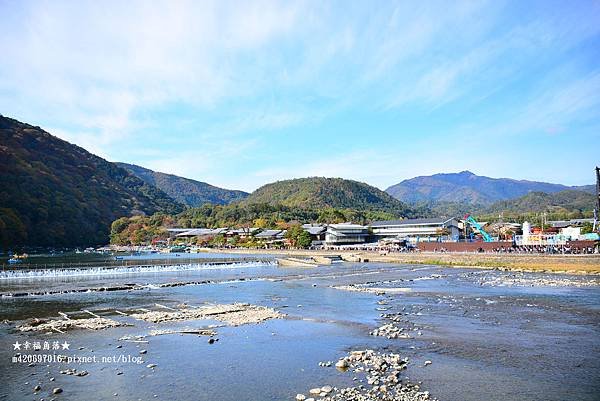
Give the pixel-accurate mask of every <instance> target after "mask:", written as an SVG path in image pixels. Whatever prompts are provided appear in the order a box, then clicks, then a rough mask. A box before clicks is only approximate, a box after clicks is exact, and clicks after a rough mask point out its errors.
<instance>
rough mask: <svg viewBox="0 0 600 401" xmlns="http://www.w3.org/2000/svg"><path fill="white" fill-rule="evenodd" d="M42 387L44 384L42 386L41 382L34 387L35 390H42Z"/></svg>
mask: <svg viewBox="0 0 600 401" xmlns="http://www.w3.org/2000/svg"><path fill="white" fill-rule="evenodd" d="M41 389H42V386H40V385H39V384H38V385H37V386H35V387H34V388H33V391H40V390H41Z"/></svg>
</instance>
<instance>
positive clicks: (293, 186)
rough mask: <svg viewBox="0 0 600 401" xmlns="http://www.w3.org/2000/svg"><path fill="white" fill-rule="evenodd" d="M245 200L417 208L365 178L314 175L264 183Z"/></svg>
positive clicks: (396, 209) (397, 209) (319, 206)
mask: <svg viewBox="0 0 600 401" xmlns="http://www.w3.org/2000/svg"><path fill="white" fill-rule="evenodd" d="M243 203H244V204H260V203H263V204H272V205H277V204H280V205H284V206H288V207H300V208H306V209H324V208H337V209H355V210H363V211H366V210H370V211H386V212H391V213H394V214H397V215H403V216H406V215H412V214H413V210H412V209H410V208H409V207H408V206H406V205H405V204H404V203H402V202H400V201H398V200H397V199H394V198H392V197H391V196H390V195H388V194H386V193H385V192H383V191H381V190H380V189H377V188H375V187H372V186H370V185H367V184H365V183H362V182H358V181H352V180H345V179H342V178H324V177H310V178H298V179H293V180H285V181H277V182H274V183H271V184H267V185H264V186H262V187H260V188H258V189H257V190H256V191H254V192H253V193H252V194H250V196H249V197H248V198H247V199H246V200H244V201H243Z"/></svg>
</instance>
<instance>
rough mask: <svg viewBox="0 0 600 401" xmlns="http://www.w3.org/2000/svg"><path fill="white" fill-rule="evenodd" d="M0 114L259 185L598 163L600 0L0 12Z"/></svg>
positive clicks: (100, 150) (12, 8) (200, 175)
mask: <svg viewBox="0 0 600 401" xmlns="http://www.w3.org/2000/svg"><path fill="white" fill-rule="evenodd" d="M0 20H1V21H2V22H1V23H0V48H1V49H2V50H1V54H2V59H1V60H0V113H2V114H3V115H5V116H10V117H14V118H17V119H20V120H22V121H25V122H29V123H32V124H34V125H39V126H41V127H43V128H45V129H46V130H47V131H49V132H51V133H53V134H55V135H57V136H59V137H61V138H63V139H66V140H68V141H70V142H73V143H76V144H78V145H80V146H83V147H85V148H86V149H88V150H90V151H92V152H94V153H96V154H98V155H100V156H102V157H104V158H106V159H108V160H111V161H124V162H129V163H136V164H139V165H142V166H146V167H149V168H152V169H156V170H159V171H164V172H168V173H174V174H179V175H183V176H186V177H190V178H194V179H198V180H202V181H206V182H209V183H212V184H215V185H218V186H222V187H227V188H235V189H243V190H253V189H255V188H257V187H258V186H260V185H262V184H265V183H267V182H271V181H274V180H278V179H285V178H291V177H305V176H315V175H318V176H335V177H344V178H351V179H356V180H360V181H365V182H368V183H370V184H372V185H375V186H377V187H379V188H382V189H385V188H386V187H388V186H389V185H392V184H395V183H397V182H399V181H401V180H402V179H405V178H410V177H413V176H417V175H429V174H433V173H438V172H455V171H461V170H467V169H468V170H471V171H473V172H475V173H477V174H482V175H488V176H492V177H511V178H519V179H532V180H542V181H550V182H559V183H565V184H572V185H580V184H588V183H592V182H593V181H594V176H593V167H594V166H595V165H596V164H599V163H600V156H599V154H600V153H599V149H600V146H599V145H598V144H600V2H598V1H582V0H576V1H570V2H566V1H550V0H544V1H529V0H528V1H514V2H511V1H509V2H504V1H498V0H493V1H466V2H459V1H439V2H437V1H424V2H422V1H416V0H415V1H403V2H392V1H381V2H375V3H373V2H368V1H343V2H322V1H307V2H304V1H297V2H292V1H284V2H271V1H266V2H263V1H258V2H250V1H239V0H238V1H215V2H211V1H205V2H202V1H189V2H188V1H165V2H162V3H161V2H147V1H146V2H144V1H140V2H136V1H127V2H121V1H114V2H110V1H102V2H97V1H90V2H86V1H77V2H75V1H66V2H61V1H48V2H44V1H32V2H27V1H7V0H0Z"/></svg>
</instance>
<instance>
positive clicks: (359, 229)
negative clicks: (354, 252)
mask: <svg viewBox="0 0 600 401" xmlns="http://www.w3.org/2000/svg"><path fill="white" fill-rule="evenodd" d="M368 238H369V227H367V226H361V225H359V224H352V223H342V224H330V225H328V226H327V231H326V232H325V244H326V245H353V244H363V243H365V242H367V240H368Z"/></svg>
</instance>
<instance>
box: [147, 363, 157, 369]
mask: <svg viewBox="0 0 600 401" xmlns="http://www.w3.org/2000/svg"><path fill="white" fill-rule="evenodd" d="M146 367H147V368H150V369H153V368H155V367H156V364H155V363H149V364H148V365H146Z"/></svg>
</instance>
